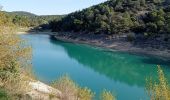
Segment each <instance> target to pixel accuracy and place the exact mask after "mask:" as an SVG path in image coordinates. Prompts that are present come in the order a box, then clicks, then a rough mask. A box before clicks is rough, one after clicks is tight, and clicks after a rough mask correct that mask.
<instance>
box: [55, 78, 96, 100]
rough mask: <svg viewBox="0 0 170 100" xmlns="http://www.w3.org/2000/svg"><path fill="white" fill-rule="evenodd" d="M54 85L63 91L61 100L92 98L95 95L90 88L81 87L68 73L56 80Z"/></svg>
mask: <svg viewBox="0 0 170 100" xmlns="http://www.w3.org/2000/svg"><path fill="white" fill-rule="evenodd" d="M52 86H53V87H54V88H57V89H59V90H60V91H61V92H62V98H61V100H77V99H78V98H79V99H80V100H92V98H93V96H94V93H93V92H91V90H90V89H88V88H81V87H79V86H78V85H77V84H76V83H75V82H74V81H73V80H71V79H70V77H69V76H68V75H65V76H62V77H61V78H59V79H58V80H57V81H54V82H53V83H52Z"/></svg>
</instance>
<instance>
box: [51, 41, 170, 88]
mask: <svg viewBox="0 0 170 100" xmlns="http://www.w3.org/2000/svg"><path fill="white" fill-rule="evenodd" d="M51 43H54V44H59V45H61V46H62V47H63V48H64V49H65V51H67V53H68V55H69V57H70V58H73V59H76V60H77V61H78V62H79V63H81V64H83V65H84V66H87V67H90V68H91V69H93V70H94V71H95V72H98V73H100V74H102V75H105V76H107V77H108V78H110V79H112V80H114V81H119V82H124V83H126V84H128V85H131V86H133V85H137V86H142V87H143V86H145V80H146V77H148V76H152V77H153V78H154V79H156V76H157V67H156V66H157V65H162V66H164V67H163V69H164V70H165V73H169V68H166V67H167V66H169V67H170V62H169V61H166V60H161V59H158V58H154V57H148V56H137V55H132V54H128V53H123V52H116V51H115V52H107V51H105V52H103V50H102V49H97V48H93V49H92V48H91V47H90V46H87V45H83V46H82V45H77V44H74V45H70V44H69V43H63V42H60V41H53V40H51ZM166 76H167V77H168V79H170V74H169V75H168V74H167V75H166Z"/></svg>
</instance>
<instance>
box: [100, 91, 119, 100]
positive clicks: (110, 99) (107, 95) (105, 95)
mask: <svg viewBox="0 0 170 100" xmlns="http://www.w3.org/2000/svg"><path fill="white" fill-rule="evenodd" d="M100 99H101V100H116V98H115V96H113V95H112V93H111V92H110V91H106V90H103V92H102V93H101V95H100Z"/></svg>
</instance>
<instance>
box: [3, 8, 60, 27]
mask: <svg viewBox="0 0 170 100" xmlns="http://www.w3.org/2000/svg"><path fill="white" fill-rule="evenodd" d="M1 12H2V11H1ZM2 13H3V14H4V15H5V16H6V19H8V20H9V21H7V23H9V22H11V23H13V24H14V25H16V26H18V27H37V26H40V25H43V24H48V23H49V22H50V21H52V20H57V21H58V20H60V19H61V18H62V17H63V16H61V15H48V16H38V15H35V14H32V13H29V12H23V11H16V12H2Z"/></svg>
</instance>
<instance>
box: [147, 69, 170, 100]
mask: <svg viewBox="0 0 170 100" xmlns="http://www.w3.org/2000/svg"><path fill="white" fill-rule="evenodd" d="M146 90H147V93H148V95H149V96H150V99H151V100H170V87H169V85H168V82H167V79H166V78H165V76H164V73H163V70H162V69H161V67H160V66H158V81H155V80H153V79H152V77H150V78H147V86H146Z"/></svg>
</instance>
